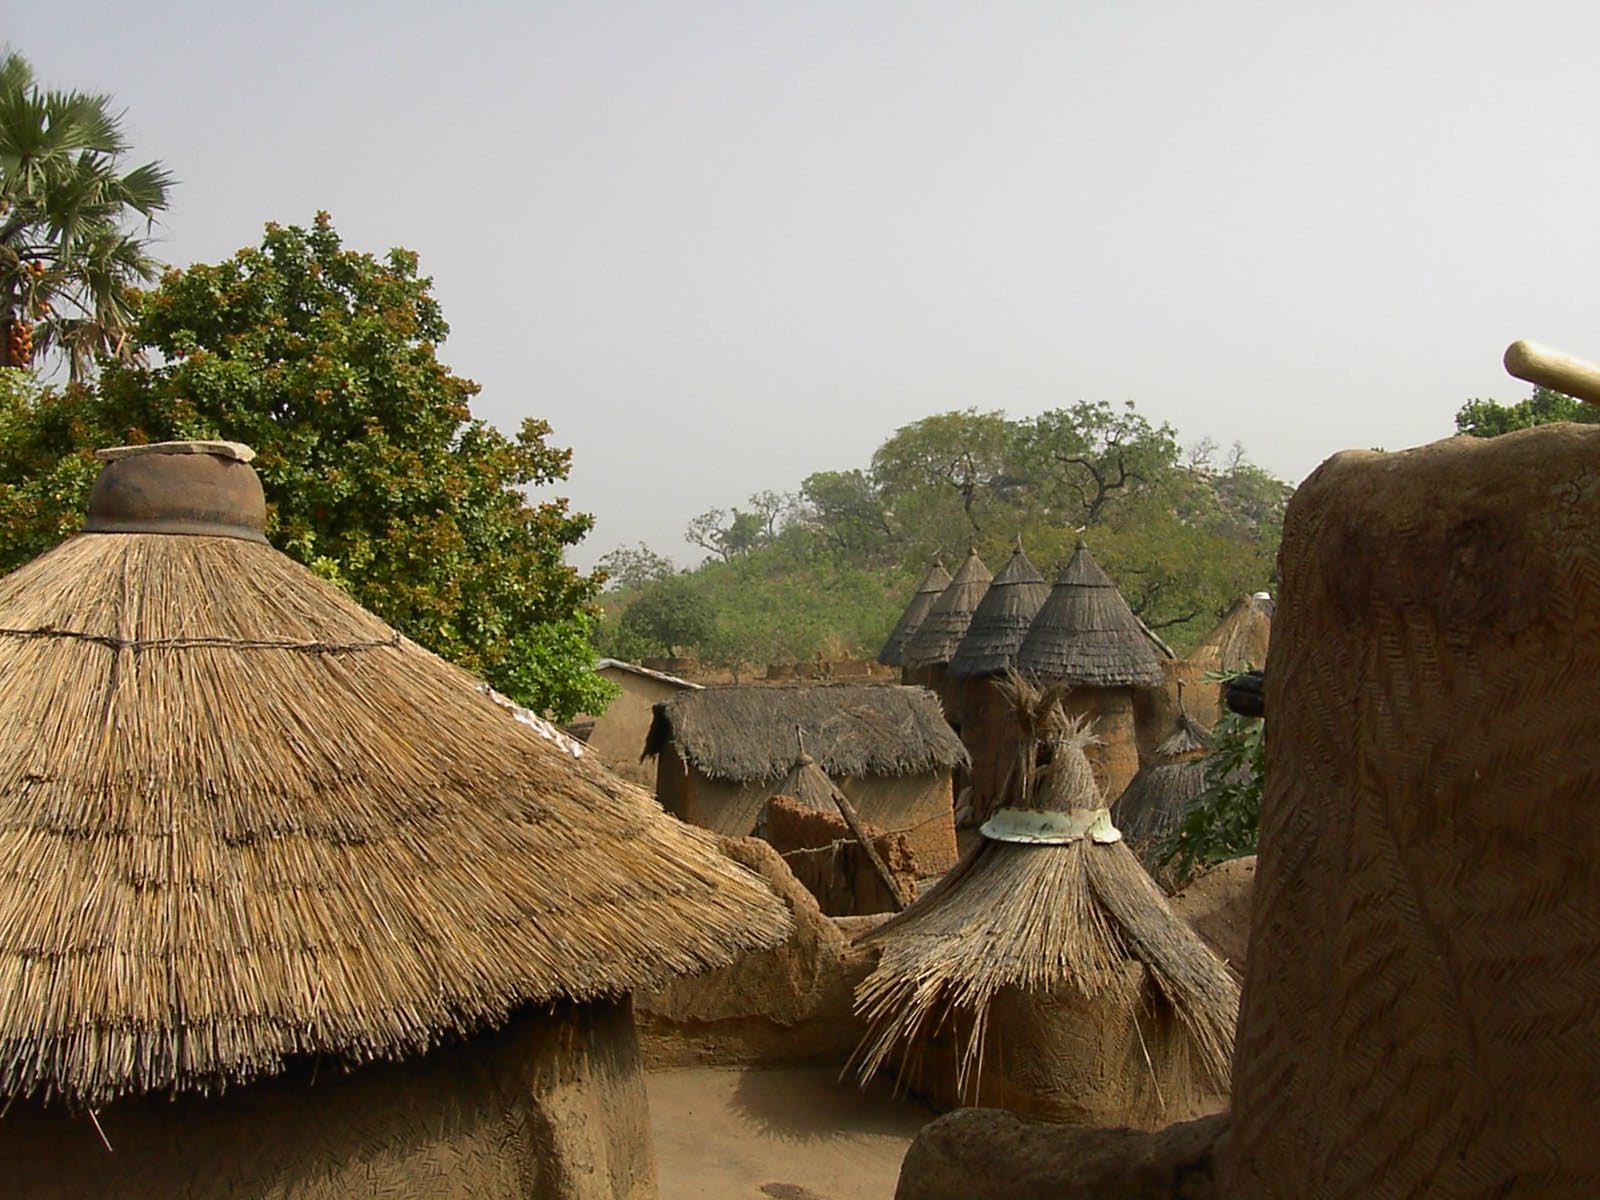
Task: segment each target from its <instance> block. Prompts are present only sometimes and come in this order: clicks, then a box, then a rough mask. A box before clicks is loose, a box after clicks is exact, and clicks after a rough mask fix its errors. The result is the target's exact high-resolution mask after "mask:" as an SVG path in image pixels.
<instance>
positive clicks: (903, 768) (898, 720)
mask: <svg viewBox="0 0 1600 1200" xmlns="http://www.w3.org/2000/svg"><path fill="white" fill-rule="evenodd" d="M797 728H798V729H799V730H800V731H801V732H802V733H803V735H804V738H805V747H806V750H807V751H808V752H809V753H810V754H811V755H812V756H813V757H814V758H815V759H816V762H817V766H818V767H820V768H821V769H822V770H823V771H824V772H825V773H826V774H828V775H829V776H831V777H832V778H834V779H842V778H845V777H847V776H848V777H853V778H860V777H862V776H864V775H920V774H922V773H923V772H926V771H947V770H949V769H951V768H952V767H955V766H958V765H960V764H963V763H965V762H966V761H967V752H966V750H965V749H963V747H962V745H961V741H960V739H959V738H957V737H956V735H955V733H954V732H953V731H952V730H951V728H950V726H949V724H948V723H947V722H946V721H945V719H944V711H943V710H942V709H941V708H940V707H939V701H938V698H937V697H935V696H934V694H933V693H932V692H930V691H928V690H927V689H926V688H920V687H901V686H897V685H880V684H831V685H825V686H820V687H807V686H804V685H791V686H776V687H774V686H764V685H756V684H747V685H743V686H734V687H714V688H707V689H706V690H705V691H703V692H685V693H683V694H682V695H681V696H674V697H673V698H672V699H670V700H668V701H666V702H664V703H662V704H658V705H656V708H655V720H654V721H653V722H652V723H651V725H650V733H649V736H648V737H647V738H646V740H645V748H644V752H645V754H647V755H650V754H659V753H660V752H661V751H662V750H663V749H665V748H666V746H667V744H668V743H671V744H672V745H673V746H675V747H676V748H677V751H678V754H679V755H680V756H681V757H682V758H683V760H684V761H685V762H687V763H688V764H689V765H690V766H692V767H694V768H695V770H697V771H699V772H700V774H702V775H704V776H707V777H708V778H711V779H726V780H732V781H735V782H739V783H758V782H765V781H776V780H779V779H781V778H783V777H784V775H785V774H787V772H788V771H789V769H790V767H791V766H793V764H794V760H795V753H796V737H795V733H796V729H797Z"/></svg>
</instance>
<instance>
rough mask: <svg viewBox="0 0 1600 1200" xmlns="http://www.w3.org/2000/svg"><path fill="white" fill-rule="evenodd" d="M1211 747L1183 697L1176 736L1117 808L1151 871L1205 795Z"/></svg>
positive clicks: (1124, 830) (1125, 833) (1123, 826)
mask: <svg viewBox="0 0 1600 1200" xmlns="http://www.w3.org/2000/svg"><path fill="white" fill-rule="evenodd" d="M1210 746H1211V733H1210V731H1209V730H1207V729H1206V727H1205V726H1203V725H1201V724H1200V723H1199V722H1198V721H1196V720H1195V719H1194V718H1193V717H1191V716H1190V715H1189V714H1188V713H1187V712H1185V711H1184V709H1183V706H1182V699H1181V693H1180V701H1179V707H1178V715H1177V718H1176V720H1175V721H1174V722H1173V728H1172V732H1171V733H1170V734H1168V735H1167V737H1166V738H1164V739H1163V740H1162V741H1161V743H1160V744H1159V745H1157V746H1156V748H1155V752H1154V757H1153V758H1152V759H1151V761H1150V762H1148V763H1146V764H1145V765H1144V766H1142V767H1140V768H1139V773H1138V774H1137V775H1135V776H1134V777H1133V780H1132V782H1130V783H1129V784H1128V786H1127V788H1126V789H1125V790H1124V791H1123V793H1122V795H1121V796H1120V797H1119V798H1118V800H1117V802H1116V804H1115V805H1114V806H1113V808H1112V811H1113V814H1114V815H1115V817H1116V822H1117V828H1118V829H1120V830H1122V833H1123V836H1124V837H1126V838H1127V839H1128V844H1129V846H1131V847H1132V848H1133V851H1134V853H1135V854H1136V855H1138V857H1139V860H1140V861H1141V862H1143V863H1144V864H1145V866H1146V867H1147V868H1149V869H1150V870H1152V871H1154V870H1156V864H1155V861H1154V857H1155V851H1156V850H1157V849H1158V848H1159V847H1160V845H1161V844H1162V842H1164V841H1165V840H1166V838H1167V837H1168V835H1169V834H1171V833H1172V832H1173V831H1174V830H1175V829H1177V827H1178V825H1179V824H1180V823H1182V821H1183V814H1184V811H1185V810H1186V809H1187V808H1188V806H1189V802H1190V801H1191V800H1193V799H1194V798H1195V797H1196V796H1198V795H1199V794H1200V793H1201V792H1202V791H1203V790H1204V789H1205V786H1206V759H1205V755H1206V751H1207V750H1208V749H1209V748H1210Z"/></svg>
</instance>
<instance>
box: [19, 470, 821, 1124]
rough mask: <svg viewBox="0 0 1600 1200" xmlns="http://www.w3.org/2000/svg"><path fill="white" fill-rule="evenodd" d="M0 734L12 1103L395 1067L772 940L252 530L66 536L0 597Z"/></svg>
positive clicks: (481, 701) (580, 760) (715, 880)
mask: <svg viewBox="0 0 1600 1200" xmlns="http://www.w3.org/2000/svg"><path fill="white" fill-rule="evenodd" d="M170 457H172V458H173V459H174V461H176V460H177V459H179V458H182V457H184V456H180V455H170ZM188 457H189V458H190V459H192V458H194V457H195V456H193V455H190V456H188ZM137 465H138V466H139V467H140V468H141V469H143V467H144V466H145V465H146V464H137ZM113 466H120V464H113ZM191 468H193V469H202V470H207V469H213V468H214V469H215V470H216V471H219V472H222V473H223V474H224V475H225V476H226V477H227V478H226V480H225V482H228V483H229V486H235V485H238V486H244V485H248V486H250V487H253V488H254V495H255V500H256V504H257V505H258V508H257V514H258V515H257V518H256V519H257V522H258V523H257V524H256V526H255V529H256V531H257V534H256V536H257V537H259V528H260V526H259V513H260V512H262V511H264V506H263V505H261V501H260V497H261V490H260V484H259V482H257V481H256V480H255V475H254V472H253V471H250V469H249V467H248V466H246V465H244V463H243V462H241V461H236V460H229V461H226V463H225V462H224V460H222V459H217V460H216V461H215V462H213V463H211V464H206V463H200V462H193V461H189V462H183V463H179V464H178V468H177V469H178V470H180V471H181V470H187V469H191ZM164 469H165V467H164V466H163V465H160V464H158V465H156V467H155V470H156V471H157V472H158V473H159V472H160V471H162V470H164ZM111 471H112V467H109V466H108V467H107V468H106V474H103V475H102V480H105V479H106V477H107V475H108V474H110V472H111ZM240 471H242V472H246V473H247V476H248V477H247V478H246V477H245V476H241V475H239V474H238V472H240ZM163 478H166V477H165V476H163ZM99 492H100V487H99V485H97V487H96V494H97V495H98V494H99ZM172 495H173V489H171V488H169V489H168V498H169V499H171V498H172ZM176 498H177V501H179V502H181V501H183V500H184V499H185V497H184V495H183V494H182V489H177V495H176ZM177 506H178V507H187V508H194V507H196V506H194V505H188V506H183V505H182V504H181V503H180V504H179V505H177ZM90 511H91V519H94V516H95V512H96V509H95V508H94V506H93V505H91V510H90ZM118 519H124V518H118ZM130 523H132V524H137V522H136V521H135V522H130ZM218 527H221V526H218ZM0 745H3V746H4V747H5V753H4V754H3V755H0V997H3V1002H0V1096H3V1097H5V1098H6V1100H7V1102H9V1100H10V1099H12V1098H17V1097H27V1096H34V1097H38V1098H41V1099H45V1100H47V1101H48V1100H51V1099H52V1098H54V1099H58V1100H64V1101H66V1102H68V1103H71V1104H82V1105H87V1106H89V1107H91V1108H93V1107H97V1106H99V1105H101V1104H103V1103H106V1102H108V1101H110V1100H112V1099H114V1098H116V1097H118V1096H120V1095H125V1094H130V1093H138V1092H151V1091H161V1092H166V1093H171V1092H176V1091H189V1090H198V1091H209V1090H215V1089H217V1088H220V1087H223V1086H225V1085H226V1084H229V1083H234V1082H240V1081H243V1080H246V1079H249V1078H252V1077H255V1076H260V1075H268V1074H273V1073H276V1072H278V1071H280V1070H282V1068H283V1065H284V1062H285V1060H287V1059H288V1058H290V1057H295V1056H307V1055H329V1056H332V1057H333V1058H334V1059H336V1060H342V1061H344V1062H345V1063H358V1062H363V1061H367V1060H372V1059H380V1058H399V1057H403V1056H406V1055H409V1054H413V1053H418V1052H421V1051H424V1050H426V1049H427V1048H429V1047H431V1046H433V1045H436V1044H437V1043H438V1042H439V1040H440V1039H441V1038H443V1037H447V1036H450V1035H452V1034H455V1033H469V1032H470V1031H472V1030H474V1029H477V1028H482V1027H485V1026H492V1025H495V1024H498V1023H500V1022H502V1021H503V1020H504V1019H505V1018H506V1017H507V1016H508V1015H509V1014H510V1013H511V1012H512V1011H514V1010H515V1009H517V1008H519V1007H521V1006H523V1005H527V1004H530V1003H535V1002H538V1003H543V1002H549V1001H555V1000H558V999H562V998H572V999H589V998H597V997H602V996H615V995H620V994H623V993H627V992H631V991H634V990H638V989H643V988H651V987H657V986H660V985H661V984H663V983H666V982H668V981H669V980H670V979H671V978H672V977H673V976H675V975H678V974H681V973H689V972H697V971H701V970H705V969H709V968H714V967H718V966H722V965H725V964H727V963H728V962H730V961H732V960H733V959H734V958H735V957H736V956H737V955H739V954H740V953H743V952H745V951H747V950H750V949H754V948H759V947H767V946H771V945H773V944H775V943H776V942H778V941H779V940H781V939H782V938H783V937H784V936H786V933H787V931H788V930H789V929H790V928H791V927H792V923H791V922H790V921H789V919H788V917H787V915H786V914H785V912H784V909H783V906H782V905H781V904H780V903H779V902H778V901H777V900H776V898H775V897H774V896H773V895H772V894H771V893H770V892H769V891H768V889H767V888H766V887H765V886H764V885H762V884H761V883H760V881H759V880H757V879H755V878H754V877H752V876H751V875H750V874H749V873H748V872H746V871H744V870H742V869H741V868H739V867H737V866H735V865H734V864H733V863H732V862H730V861H728V860H727V859H725V858H724V857H723V856H722V855H720V854H719V853H717V852H716V850H715V848H714V843H713V840H712V839H711V838H709V837H706V836H704V835H702V834H701V833H700V832H699V831H696V830H694V829H692V828H691V827H689V826H687V825H684V824H682V823H681V822H679V821H676V820H673V819H672V818H671V817H668V816H666V815H665V814H663V813H661V811H660V810H659V808H657V807H656V806H655V805H654V804H653V803H652V801H651V799H650V797H649V796H648V795H647V794H645V793H644V792H643V791H642V790H640V789H638V788H635V787H632V786H631V785H628V784H625V783H623V782H622V781H621V780H619V779H617V778H616V777H615V776H613V775H611V774H610V773H609V772H608V771H606V770H605V769H604V768H603V767H601V766H600V765H599V764H598V763H597V762H595V761H594V760H593V759H592V757H591V756H588V755H585V754H583V753H582V752H581V748H577V747H575V746H574V744H573V743H571V742H570V740H568V739H565V738H563V737H561V736H560V735H559V734H556V733H554V732H553V731H551V730H545V731H544V732H541V731H540V730H539V729H537V728H534V727H530V726H529V725H527V724H524V723H522V722H520V721H518V720H516V719H513V717H512V716H511V715H510V714H508V713H507V712H506V711H505V709H504V708H502V707H501V706H500V705H499V704H497V703H496V702H495V700H494V699H493V698H492V697H491V696H489V695H487V694H485V693H484V691H483V690H481V688H480V685H479V684H478V683H477V681H476V680H474V679H472V678H471V677H470V676H469V675H467V674H466V673H465V672H463V671H462V670H460V669H459V668H457V667H454V666H452V665H451V664H449V663H447V662H445V661H444V660H442V659H440V658H437V657H436V656H434V655H432V654H430V653H428V652H427V651H425V650H423V649H422V648H421V647H419V646H417V645H415V644H414V643H412V642H410V641H408V640H406V639H405V638H403V637H401V636H400V635H399V634H397V633H396V632H395V631H394V630H393V629H391V628H390V627H389V626H387V625H386V624H384V623H383V622H382V621H381V620H379V619H378V618H377V617H375V616H373V615H372V614H371V613H369V612H367V611H366V610H365V609H362V608H360V607H359V606H358V605H356V604H355V603H354V602H353V601H352V600H351V599H350V597H349V596H348V595H346V594H345V593H344V592H343V591H341V590H340V589H338V588H337V587H334V586H332V585H331V584H328V583H326V582H325V581H323V580H321V579H319V578H317V577H316V576H315V575H313V574H312V573H311V572H310V571H307V570H306V569H305V568H304V567H302V566H300V565H299V564H298V563H296V562H294V561H292V560H291V559H289V558H288V557H286V556H285V555H283V554H280V553H279V552H278V551H276V550H274V549H272V547H271V546H269V545H267V544H266V542H265V540H264V539H263V540H251V539H247V538H246V537H244V536H241V535H237V534H235V535H228V536H207V535H201V534H193V535H184V534H170V533H152V532H98V533H85V534H82V535H80V536H78V537H75V538H73V539H72V540H70V541H68V542H66V543H65V544H63V545H61V546H58V547H57V548H56V549H54V550H51V551H50V552H49V553H47V554H44V555H43V556H41V557H39V558H36V559H34V560H33V561H32V562H30V563H28V564H26V565H25V566H23V567H21V568H19V569H18V570H16V571H14V572H12V573H11V574H9V575H6V576H5V577H4V578H0Z"/></svg>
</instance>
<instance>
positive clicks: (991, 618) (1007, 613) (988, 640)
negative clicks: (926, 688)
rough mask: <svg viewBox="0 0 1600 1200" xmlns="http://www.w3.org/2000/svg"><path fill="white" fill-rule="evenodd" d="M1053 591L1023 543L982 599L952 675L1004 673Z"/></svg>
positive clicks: (953, 659) (952, 661)
mask: <svg viewBox="0 0 1600 1200" xmlns="http://www.w3.org/2000/svg"><path fill="white" fill-rule="evenodd" d="M1049 594H1050V587H1049V585H1048V584H1046V583H1045V581H1044V576H1043V575H1040V574H1039V572H1038V570H1037V569H1036V568H1035V567H1034V565H1033V564H1032V563H1031V562H1029V561H1028V556H1027V555H1026V554H1024V553H1023V552H1022V547H1021V546H1020V545H1019V546H1018V547H1017V549H1016V551H1015V552H1014V553H1013V554H1012V555H1011V561H1010V562H1008V563H1006V565H1005V566H1004V567H1002V568H1001V569H1000V573H999V574H998V575H996V576H995V577H994V582H992V583H991V584H990V585H989V590H988V591H987V592H985V593H984V594H983V599H982V600H980V601H979V602H978V608H977V611H975V612H974V613H973V614H972V620H971V622H970V623H969V624H968V625H967V632H966V635H965V636H964V637H962V639H961V644H960V645H959V646H957V647H956V652H955V653H954V654H953V655H951V657H950V666H949V672H950V674H951V676H953V677H955V678H973V677H976V676H981V675H1003V674H1004V673H1005V672H1006V671H1008V670H1010V669H1011V668H1012V667H1013V666H1014V665H1016V657H1017V651H1018V650H1019V649H1020V648H1021V647H1022V639H1023V638H1025V637H1027V636H1028V629H1029V627H1030V626H1031V625H1032V624H1033V618H1034V617H1035V616H1037V615H1038V612H1039V609H1040V607H1041V606H1042V605H1043V604H1044V602H1045V597H1047V596H1048V595H1049Z"/></svg>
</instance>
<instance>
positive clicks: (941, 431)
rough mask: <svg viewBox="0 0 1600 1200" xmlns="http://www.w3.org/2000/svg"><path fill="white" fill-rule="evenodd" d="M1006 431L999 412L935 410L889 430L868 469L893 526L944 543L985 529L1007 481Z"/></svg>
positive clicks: (949, 544)
mask: <svg viewBox="0 0 1600 1200" xmlns="http://www.w3.org/2000/svg"><path fill="white" fill-rule="evenodd" d="M1013 439H1014V433H1013V429H1012V427H1011V425H1010V423H1009V422H1007V420H1006V417H1005V414H1004V413H1000V412H979V411H978V410H977V409H975V408H969V409H966V410H964V411H962V412H949V413H937V414H935V415H934V416H931V417H924V418H922V420H920V421H915V422H913V423H912V424H910V425H906V426H904V427H902V428H900V429H897V430H895V432H894V434H893V435H892V436H891V437H890V438H889V439H888V440H887V441H885V442H884V443H883V445H881V446H879V447H878V449H877V452H876V453H874V454H873V456H872V477H873V479H874V481H875V482H876V483H877V486H878V488H879V490H880V493H881V495H882V496H883V499H884V502H885V504H886V506H887V508H888V511H889V512H890V513H891V514H893V519H894V521H895V523H896V524H897V525H898V526H899V527H900V528H902V529H906V530H916V531H917V534H916V535H915V536H917V537H919V538H920V539H921V540H922V542H923V543H924V544H925V545H926V544H927V543H929V542H931V543H932V546H933V547H935V548H938V547H943V548H946V549H947V550H948V549H949V548H951V547H955V546H962V545H965V543H966V542H967V541H968V540H971V539H973V538H980V539H981V538H982V537H983V536H984V535H985V534H987V533H989V532H991V531H990V524H991V518H992V516H993V515H994V510H995V509H996V508H997V507H1001V506H1002V505H1003V502H1004V498H1005V496H1006V494H1007V492H1008V489H1009V488H1010V486H1011V484H1012V478H1011V474H1010V470H1009V466H1010V456H1011V448H1012V443H1013ZM1002 536H1004V534H1003V533H1002Z"/></svg>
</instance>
